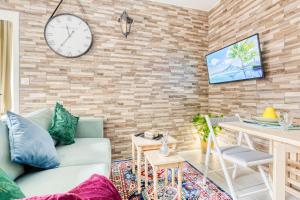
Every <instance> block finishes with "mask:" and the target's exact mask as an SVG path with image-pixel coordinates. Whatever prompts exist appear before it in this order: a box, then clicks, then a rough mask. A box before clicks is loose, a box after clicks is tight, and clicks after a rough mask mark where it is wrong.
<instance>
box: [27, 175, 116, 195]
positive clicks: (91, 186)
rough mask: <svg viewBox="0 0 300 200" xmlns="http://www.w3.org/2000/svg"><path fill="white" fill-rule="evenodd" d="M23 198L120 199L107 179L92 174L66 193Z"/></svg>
mask: <svg viewBox="0 0 300 200" xmlns="http://www.w3.org/2000/svg"><path fill="white" fill-rule="evenodd" d="M23 200H121V197H120V195H119V192H118V191H117V189H116V188H115V186H114V185H113V184H112V183H111V181H110V180H109V179H107V178H106V177H105V176H101V175H97V174H94V175H93V176H91V177H90V178H89V179H88V180H86V181H85V182H83V183H81V184H80V185H78V186H77V187H75V188H74V189H72V190H70V191H69V192H68V193H66V194H54V195H45V196H41V197H31V198H24V199H23Z"/></svg>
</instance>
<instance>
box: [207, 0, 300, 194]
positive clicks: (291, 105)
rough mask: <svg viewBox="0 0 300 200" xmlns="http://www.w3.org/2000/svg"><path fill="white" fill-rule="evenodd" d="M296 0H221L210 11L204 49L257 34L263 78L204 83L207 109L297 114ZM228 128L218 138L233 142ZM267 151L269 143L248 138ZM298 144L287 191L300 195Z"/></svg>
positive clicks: (299, 37) (299, 50) (299, 47)
mask: <svg viewBox="0 0 300 200" xmlns="http://www.w3.org/2000/svg"><path fill="white" fill-rule="evenodd" d="M299 13H300V1H299V0H281V1H278V0H277V1H274V0H273V1H272V0H247V1H244V0H221V2H220V3H219V4H218V5H217V6H216V7H215V8H214V9H212V10H211V11H210V13H209V34H208V38H209V51H214V50H217V49H219V48H222V47H223V46H226V45H228V44H231V43H233V42H236V41H239V40H241V39H243V38H246V37H248V36H250V35H252V34H255V33H259V36H260V41H261V48H262V59H263V64H264V68H265V76H266V77H265V78H263V79H259V80H251V81H241V82H234V83H227V84H219V85H209V92H208V98H209V106H208V107H209V112H212V113H223V114H225V115H226V114H234V113H240V114H241V115H242V116H244V117H250V116H257V115H261V113H262V112H263V109H264V108H265V107H267V106H274V107H275V108H276V109H278V110H281V111H288V112H290V113H292V114H293V115H295V117H298V118H299V116H300V114H299V111H300V15H299ZM235 138H236V137H234V136H233V135H232V134H231V133H230V132H223V137H222V139H225V140H226V142H228V141H231V142H234V141H235ZM253 139H254V141H255V144H256V147H257V148H259V149H265V150H266V151H267V150H268V147H269V144H268V141H265V140H261V139H259V138H253ZM299 152H300V150H299V148H298V149H296V148H292V147H288V154H287V155H288V156H287V161H286V163H287V179H286V180H287V187H286V191H287V192H289V193H291V194H293V195H295V196H297V197H300V193H299V191H300V185H299V181H300V179H299V176H298V175H299V174H297V170H298V169H299V167H300V153H299Z"/></svg>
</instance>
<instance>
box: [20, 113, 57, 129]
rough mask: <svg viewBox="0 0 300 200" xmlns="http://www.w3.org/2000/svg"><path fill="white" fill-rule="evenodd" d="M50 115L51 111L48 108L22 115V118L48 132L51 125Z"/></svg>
mask: <svg viewBox="0 0 300 200" xmlns="http://www.w3.org/2000/svg"><path fill="white" fill-rule="evenodd" d="M52 113H53V112H52V110H50V109H49V108H44V109H40V110H37V111H35V112H32V113H29V114H27V115H24V117H25V118H26V119H29V120H30V121H33V122H34V123H36V124H38V125H39V126H40V127H42V128H43V129H45V130H48V128H49V127H50V125H51V119H52Z"/></svg>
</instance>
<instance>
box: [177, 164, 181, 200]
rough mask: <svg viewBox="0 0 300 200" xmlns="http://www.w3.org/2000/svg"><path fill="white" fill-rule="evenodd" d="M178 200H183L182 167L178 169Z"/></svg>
mask: <svg viewBox="0 0 300 200" xmlns="http://www.w3.org/2000/svg"><path fill="white" fill-rule="evenodd" d="M177 188H178V191H177V192H178V200H181V194H182V167H181V166H180V167H179V168H178V187H177Z"/></svg>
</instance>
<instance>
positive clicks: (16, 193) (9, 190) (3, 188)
mask: <svg viewBox="0 0 300 200" xmlns="http://www.w3.org/2000/svg"><path fill="white" fill-rule="evenodd" d="M24 197H25V195H24V194H23V192H22V191H21V190H20V188H19V186H17V184H15V182H13V181H12V180H11V179H10V178H9V177H8V175H7V174H6V173H5V172H4V171H3V170H2V169H0V199H1V200H10V199H20V198H24Z"/></svg>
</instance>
